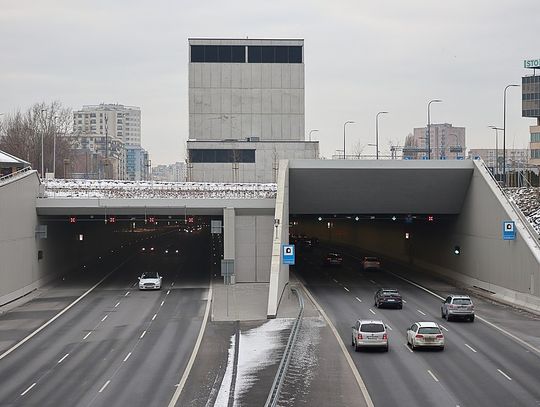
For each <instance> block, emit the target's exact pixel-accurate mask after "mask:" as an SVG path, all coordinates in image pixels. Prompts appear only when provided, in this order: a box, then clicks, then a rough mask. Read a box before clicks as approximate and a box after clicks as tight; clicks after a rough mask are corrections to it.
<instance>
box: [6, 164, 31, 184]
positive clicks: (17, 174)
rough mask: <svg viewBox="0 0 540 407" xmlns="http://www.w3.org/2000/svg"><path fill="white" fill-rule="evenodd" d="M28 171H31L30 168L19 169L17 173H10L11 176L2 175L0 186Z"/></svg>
mask: <svg viewBox="0 0 540 407" xmlns="http://www.w3.org/2000/svg"><path fill="white" fill-rule="evenodd" d="M29 171H32V167H24V168H21V169H20V170H18V171H15V172H12V173H11V174H7V175H4V176H2V177H0V185H1V184H5V183H7V182H8V181H10V180H11V179H12V178H16V177H18V176H19V175H21V174H25V173H27V172H29Z"/></svg>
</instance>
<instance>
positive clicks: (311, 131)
mask: <svg viewBox="0 0 540 407" xmlns="http://www.w3.org/2000/svg"><path fill="white" fill-rule="evenodd" d="M314 131H319V130H318V129H313V130H310V131H309V141H311V133H313V132H314Z"/></svg>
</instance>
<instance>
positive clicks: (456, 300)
mask: <svg viewBox="0 0 540 407" xmlns="http://www.w3.org/2000/svg"><path fill="white" fill-rule="evenodd" d="M452 304H456V305H470V304H471V300H470V299H469V298H454V301H453V302H452Z"/></svg>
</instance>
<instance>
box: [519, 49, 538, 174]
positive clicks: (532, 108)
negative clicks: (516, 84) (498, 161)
mask: <svg viewBox="0 0 540 407" xmlns="http://www.w3.org/2000/svg"><path fill="white" fill-rule="evenodd" d="M523 67H524V68H527V69H532V75H526V76H523V77H522V78H521V91H522V97H521V99H522V102H521V104H522V107H521V115H522V116H523V117H530V118H533V119H536V123H535V124H534V125H532V126H529V134H530V141H529V148H530V150H531V157H530V164H532V165H540V75H537V72H536V70H537V69H540V59H534V60H529V61H524V63H523Z"/></svg>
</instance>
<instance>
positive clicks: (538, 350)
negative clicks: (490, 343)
mask: <svg viewBox="0 0 540 407" xmlns="http://www.w3.org/2000/svg"><path fill="white" fill-rule="evenodd" d="M386 272H387V273H389V274H392V275H393V276H395V277H397V278H399V279H400V280H403V281H405V282H407V283H409V284H411V285H414V286H415V287H418V288H420V289H421V290H423V291H425V292H427V293H429V294H431V295H433V296H434V297H437V298H438V299H440V300H444V298H443V297H441V296H440V295H438V294H435V293H434V292H433V291H431V290H428V289H427V288H425V287H422V286H421V285H420V284H416V283H415V282H414V281H411V280H409V279H406V278H405V277H401V276H400V275H397V274H396V273H392V272H391V271H388V270H386ZM476 318H478V319H479V320H480V321H482V322H483V323H485V324H488V325H489V326H490V327H492V328H494V329H496V330H497V331H499V332H502V333H503V334H505V335H506V336H509V337H510V338H512V339H513V340H514V341H516V342H518V343H520V344H521V345H523V346H525V347H527V348H529V349H531V350H533V351H534V352H536V353H537V354H540V349H539V348H537V347H535V346H533V345H531V344H530V343H528V342H525V341H524V340H523V339H521V338H518V337H517V336H516V335H514V334H512V333H510V332H508V331H507V330H505V329H503V328H501V327H499V326H497V325H495V324H494V323H492V322H489V321H488V320H487V319H485V318H482V317H481V316H478V314H476Z"/></svg>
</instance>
